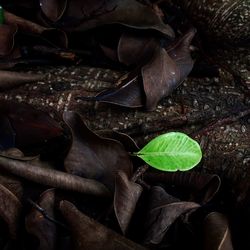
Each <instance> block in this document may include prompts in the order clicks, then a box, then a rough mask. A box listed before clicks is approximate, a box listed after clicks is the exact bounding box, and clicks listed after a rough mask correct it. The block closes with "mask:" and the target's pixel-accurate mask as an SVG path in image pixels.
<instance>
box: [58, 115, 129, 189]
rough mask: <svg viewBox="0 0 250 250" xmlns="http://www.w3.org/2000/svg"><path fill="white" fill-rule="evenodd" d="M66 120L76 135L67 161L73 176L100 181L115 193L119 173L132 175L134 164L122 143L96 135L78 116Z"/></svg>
mask: <svg viewBox="0 0 250 250" xmlns="http://www.w3.org/2000/svg"><path fill="white" fill-rule="evenodd" d="M63 117H64V121H65V122H66V124H67V125H68V126H69V127H70V128H71V131H72V136H73V141H72V145H71V148H70V150H69V153H68V155H67V156H66V159H65V161H64V165H65V168H66V170H67V171H68V172H69V173H72V174H76V175H80V176H83V177H86V178H90V179H96V180H98V181H100V182H102V183H103V184H105V185H106V186H107V187H108V188H109V189H111V190H113V189H114V182H115V175H116V172H117V171H118V170H123V171H124V172H125V173H126V174H127V175H128V176H130V175H131V173H132V163H131V161H130V158H129V155H128V153H127V152H126V150H125V148H124V147H123V145H122V144H121V143H120V142H118V141H115V140H112V139H107V138H102V137H100V136H98V135H97V134H95V133H93V132H92V131H91V130H89V129H88V128H87V126H86V125H85V124H84V122H83V120H82V118H81V117H80V115H79V114H77V113H74V112H65V113H64V116H63Z"/></svg>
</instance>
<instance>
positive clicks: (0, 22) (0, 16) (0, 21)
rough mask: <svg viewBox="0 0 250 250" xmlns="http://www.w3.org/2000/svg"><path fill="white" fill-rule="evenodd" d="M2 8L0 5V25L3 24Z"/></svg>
mask: <svg viewBox="0 0 250 250" xmlns="http://www.w3.org/2000/svg"><path fill="white" fill-rule="evenodd" d="M3 11H4V10H3V8H2V6H1V5H0V24H3V23H4V13H3Z"/></svg>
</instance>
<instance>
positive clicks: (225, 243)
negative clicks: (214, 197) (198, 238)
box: [203, 212, 233, 250]
mask: <svg viewBox="0 0 250 250" xmlns="http://www.w3.org/2000/svg"><path fill="white" fill-rule="evenodd" d="M203 234H204V243H203V244H204V245H203V249H204V250H233V245H232V240H231V233H230V228H229V224H228V220H227V217H226V216H225V215H223V214H221V213H218V212H212V213H210V214H208V215H207V216H206V218H205V219H204V222H203Z"/></svg>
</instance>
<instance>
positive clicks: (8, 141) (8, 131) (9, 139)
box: [0, 114, 15, 150]
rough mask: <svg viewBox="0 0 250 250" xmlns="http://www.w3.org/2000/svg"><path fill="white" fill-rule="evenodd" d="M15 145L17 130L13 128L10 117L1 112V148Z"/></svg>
mask: <svg viewBox="0 0 250 250" xmlns="http://www.w3.org/2000/svg"><path fill="white" fill-rule="evenodd" d="M14 146H15V131H14V130H13V128H12V126H11V124H10V121H9V119H8V117H6V116H4V115H2V114H0V150H5V149H8V148H12V147H14Z"/></svg>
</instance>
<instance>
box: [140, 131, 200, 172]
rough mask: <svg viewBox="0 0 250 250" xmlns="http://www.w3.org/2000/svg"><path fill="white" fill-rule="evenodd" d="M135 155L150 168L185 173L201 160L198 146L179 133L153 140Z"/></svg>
mask: <svg viewBox="0 0 250 250" xmlns="http://www.w3.org/2000/svg"><path fill="white" fill-rule="evenodd" d="M136 155H137V156H138V157H140V158H141V159H143V160H144V161H145V162H146V163H147V164H149V165H150V166H152V167H154V168H157V169H159V170H163V171H177V170H181V171H186V170H189V169H191V168H193V167H195V166H196V165H197V164H198V163H199V162H200V160H201V158H202V152H201V148H200V146H199V144H198V143H197V142H196V141H194V140H193V139H192V138H190V137H189V136H187V135H186V134H183V133H180V132H170V133H167V134H163V135H160V136H158V137H156V138H154V139H153V140H152V141H150V142H149V143H148V144H147V145H146V146H145V147H144V148H142V149H141V150H140V151H139V152H138V153H136Z"/></svg>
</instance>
